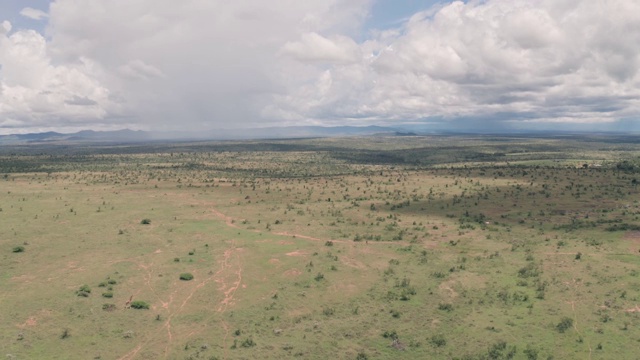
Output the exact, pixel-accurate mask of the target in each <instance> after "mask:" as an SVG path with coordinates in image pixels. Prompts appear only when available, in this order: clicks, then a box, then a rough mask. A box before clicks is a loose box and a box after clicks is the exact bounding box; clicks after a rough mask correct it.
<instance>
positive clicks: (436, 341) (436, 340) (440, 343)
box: [431, 334, 447, 347]
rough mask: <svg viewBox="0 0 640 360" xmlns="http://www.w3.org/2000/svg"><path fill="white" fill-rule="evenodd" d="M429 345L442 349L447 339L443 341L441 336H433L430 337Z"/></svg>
mask: <svg viewBox="0 0 640 360" xmlns="http://www.w3.org/2000/svg"><path fill="white" fill-rule="evenodd" d="M431 344H433V346H435V347H442V346H445V345H447V339H445V338H444V336H443V335H441V334H437V335H433V336H432V337H431Z"/></svg>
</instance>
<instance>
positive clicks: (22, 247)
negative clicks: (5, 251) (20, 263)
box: [13, 246, 24, 253]
mask: <svg viewBox="0 0 640 360" xmlns="http://www.w3.org/2000/svg"><path fill="white" fill-rule="evenodd" d="M13 252H14V253H21V252H24V246H16V247H14V248H13Z"/></svg>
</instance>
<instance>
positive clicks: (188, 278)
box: [180, 273, 193, 281]
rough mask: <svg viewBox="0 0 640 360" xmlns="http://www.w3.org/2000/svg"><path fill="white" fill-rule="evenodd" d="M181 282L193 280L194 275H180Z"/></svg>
mask: <svg viewBox="0 0 640 360" xmlns="http://www.w3.org/2000/svg"><path fill="white" fill-rule="evenodd" d="M180 280H184V281H189V280H193V274H191V273H182V274H180Z"/></svg>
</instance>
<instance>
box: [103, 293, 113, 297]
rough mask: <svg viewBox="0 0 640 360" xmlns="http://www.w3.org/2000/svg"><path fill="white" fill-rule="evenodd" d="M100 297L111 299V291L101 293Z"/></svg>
mask: <svg viewBox="0 0 640 360" xmlns="http://www.w3.org/2000/svg"><path fill="white" fill-rule="evenodd" d="M102 297H106V298H112V297H113V293H112V292H111V291H107V292H103V293H102Z"/></svg>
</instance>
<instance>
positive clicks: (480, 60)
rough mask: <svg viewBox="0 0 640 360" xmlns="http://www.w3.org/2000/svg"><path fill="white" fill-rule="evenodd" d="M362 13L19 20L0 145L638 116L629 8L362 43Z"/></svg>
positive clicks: (632, 4)
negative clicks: (33, 26)
mask: <svg viewBox="0 0 640 360" xmlns="http://www.w3.org/2000/svg"><path fill="white" fill-rule="evenodd" d="M372 2H373V0H307V1H300V0H272V1H263V0H237V1H222V0H211V1H202V0H183V1H180V2H176V1H173V0H110V1H86V0H55V1H53V2H52V3H51V5H50V8H49V13H48V14H47V13H44V12H41V11H38V10H34V9H29V8H25V9H23V10H22V11H21V14H22V15H23V16H26V17H29V18H32V19H41V20H43V19H46V21H47V27H46V29H47V30H46V37H45V36H43V35H42V34H39V33H37V32H35V31H31V30H18V31H14V30H13V29H12V26H11V24H10V23H9V22H7V21H4V22H1V23H0V131H3V132H7V131H8V130H7V129H22V130H24V131H26V130H28V129H42V128H51V129H54V128H56V129H61V128H77V127H81V126H84V127H86V128H116V127H123V126H128V127H136V128H155V129H160V130H163V129H166V130H169V129H191V130H198V131H201V130H206V129H212V128H220V127H238V126H244V125H250V126H256V125H275V124H282V125H292V124H305V123H306V124H326V125H336V124H359V125H366V124H372V123H378V124H381V123H394V122H404V121H412V122H416V121H418V122H419V121H431V120H432V119H436V120H438V121H440V120H444V121H449V122H450V123H451V124H458V125H460V126H467V125H470V126H471V125H473V126H476V128H477V127H479V126H482V127H490V126H519V125H522V124H524V125H526V124H545V123H547V124H549V123H551V124H556V123H566V124H581V123H582V124H599V123H607V122H609V123H611V122H616V121H627V122H628V121H630V120H632V119H637V118H638V117H639V116H640V71H638V70H639V69H640V47H639V46H638V44H640V2H637V1H635V0H598V1H587V0H540V1H529V0H482V1H481V0H470V1H467V2H462V1H454V2H449V3H443V4H440V5H438V6H437V7H434V8H432V9H425V11H423V12H419V13H416V14H414V15H413V16H411V17H409V18H407V20H405V21H403V22H402V23H401V24H400V25H399V26H398V27H396V28H392V29H386V30H375V29H364V28H363V24H364V20H365V19H366V18H367V16H368V14H369V10H370V8H371V5H372ZM47 16H48V17H47ZM2 20H3V19H0V21H2ZM12 31H13V32H12ZM550 126H554V125H550Z"/></svg>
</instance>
